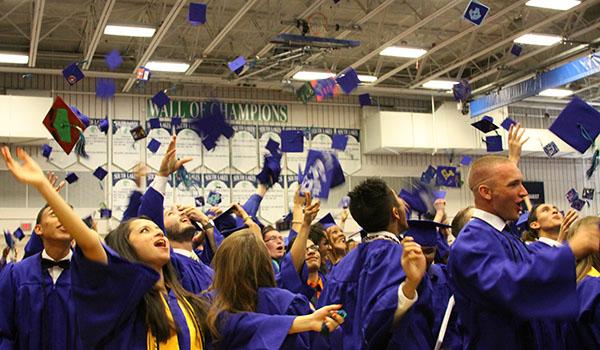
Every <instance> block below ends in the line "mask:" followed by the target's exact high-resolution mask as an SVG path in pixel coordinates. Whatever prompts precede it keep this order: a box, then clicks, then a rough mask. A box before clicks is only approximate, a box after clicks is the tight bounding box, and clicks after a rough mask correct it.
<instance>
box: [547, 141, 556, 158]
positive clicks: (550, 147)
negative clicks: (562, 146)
mask: <svg viewBox="0 0 600 350" xmlns="http://www.w3.org/2000/svg"><path fill="white" fill-rule="evenodd" d="M559 151H560V150H559V149H558V146H557V145H556V143H555V142H554V141H550V143H548V144H547V145H545V146H544V153H546V155H547V156H548V157H552V156H554V155H555V154H557V153H558V152H559Z"/></svg>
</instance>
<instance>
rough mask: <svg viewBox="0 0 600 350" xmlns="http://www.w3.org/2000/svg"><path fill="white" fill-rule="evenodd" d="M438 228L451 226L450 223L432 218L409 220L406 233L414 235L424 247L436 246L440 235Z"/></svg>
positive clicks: (406, 234)
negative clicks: (441, 222) (446, 223)
mask: <svg viewBox="0 0 600 350" xmlns="http://www.w3.org/2000/svg"><path fill="white" fill-rule="evenodd" d="M438 228H450V225H445V224H440V223H439V222H435V221H431V220H408V230H407V231H406V232H404V235H405V236H411V237H413V238H414V239H415V242H417V243H419V244H420V245H421V246H423V247H435V246H436V244H437V241H438V236H439V233H438V231H437V229H438Z"/></svg>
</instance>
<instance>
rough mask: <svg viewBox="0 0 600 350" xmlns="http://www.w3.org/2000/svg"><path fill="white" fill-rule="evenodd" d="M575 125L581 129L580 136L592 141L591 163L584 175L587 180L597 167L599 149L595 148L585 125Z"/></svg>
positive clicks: (599, 154)
mask: <svg viewBox="0 0 600 350" xmlns="http://www.w3.org/2000/svg"><path fill="white" fill-rule="evenodd" d="M577 127H578V128H579V130H580V131H581V136H582V137H583V138H584V139H586V140H587V141H589V142H591V143H592V150H594V154H593V156H592V165H591V166H590V167H589V169H588V170H587V171H586V172H585V175H586V176H587V178H588V180H589V179H590V178H591V177H592V175H594V171H596V168H597V167H598V156H600V151H598V149H597V148H596V143H595V140H594V139H593V138H592V137H591V135H590V133H589V132H588V131H587V129H586V128H585V126H583V125H581V124H580V123H578V124H577Z"/></svg>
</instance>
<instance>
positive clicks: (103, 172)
mask: <svg viewBox="0 0 600 350" xmlns="http://www.w3.org/2000/svg"><path fill="white" fill-rule="evenodd" d="M107 174H108V171H106V169H104V168H103V167H101V166H99V167H97V168H96V170H94V176H95V177H96V178H98V180H100V181H102V180H104V178H105V177H106V175H107Z"/></svg>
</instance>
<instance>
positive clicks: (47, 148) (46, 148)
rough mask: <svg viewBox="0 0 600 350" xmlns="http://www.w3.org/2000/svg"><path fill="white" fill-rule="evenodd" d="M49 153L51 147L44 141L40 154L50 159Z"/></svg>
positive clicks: (50, 152)
mask: <svg viewBox="0 0 600 350" xmlns="http://www.w3.org/2000/svg"><path fill="white" fill-rule="evenodd" d="M50 154H52V147H50V145H49V144H47V143H45V144H43V145H42V156H43V157H44V158H46V159H48V160H49V159H50Z"/></svg>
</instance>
